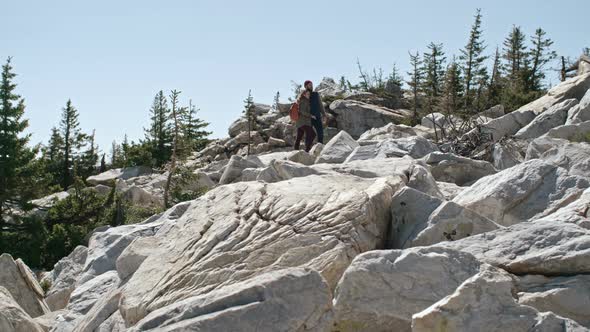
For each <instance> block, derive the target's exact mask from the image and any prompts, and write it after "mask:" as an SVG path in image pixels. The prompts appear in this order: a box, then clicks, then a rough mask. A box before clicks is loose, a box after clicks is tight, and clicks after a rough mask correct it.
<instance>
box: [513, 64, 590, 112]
mask: <svg viewBox="0 0 590 332" xmlns="http://www.w3.org/2000/svg"><path fill="white" fill-rule="evenodd" d="M588 89H590V73H588V74H584V75H579V76H576V77H574V78H571V79H569V80H567V81H564V82H561V83H560V84H558V85H556V86H554V87H553V88H551V89H550V90H549V91H548V92H547V94H545V95H544V96H543V97H541V98H539V99H536V100H534V101H532V102H530V103H528V104H526V105H524V106H522V107H520V108H519V109H518V110H517V111H523V110H530V111H533V112H534V113H535V114H541V113H542V112H544V111H545V110H547V109H549V108H550V107H551V106H553V105H555V104H557V103H560V102H562V101H564V100H566V99H572V98H575V99H578V100H580V99H582V97H584V95H585V94H586V92H587V91H588Z"/></svg>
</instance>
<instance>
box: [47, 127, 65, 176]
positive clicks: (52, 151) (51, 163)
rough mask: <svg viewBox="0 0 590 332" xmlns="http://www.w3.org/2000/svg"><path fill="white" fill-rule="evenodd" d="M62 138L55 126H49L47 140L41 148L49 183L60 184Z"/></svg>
mask: <svg viewBox="0 0 590 332" xmlns="http://www.w3.org/2000/svg"><path fill="white" fill-rule="evenodd" d="M63 150H64V140H63V137H61V134H60V133H59V130H58V129H57V128H56V127H53V128H51V136H50V137H49V142H48V143H47V146H45V147H44V148H43V150H42V153H43V160H44V163H45V173H46V174H47V176H48V177H49V183H50V185H58V184H61V173H62V165H63V161H64V155H63Z"/></svg>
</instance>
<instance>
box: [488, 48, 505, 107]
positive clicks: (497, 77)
mask: <svg viewBox="0 0 590 332" xmlns="http://www.w3.org/2000/svg"><path fill="white" fill-rule="evenodd" d="M500 61H501V59H500V50H499V48H498V47H496V53H495V54H494V64H493V66H492V76H491V77H490V82H489V84H488V89H487V91H488V96H487V105H486V107H488V108H489V107H492V106H495V105H498V104H500V103H501V99H500V98H501V93H502V75H501V72H500V69H501V62H500Z"/></svg>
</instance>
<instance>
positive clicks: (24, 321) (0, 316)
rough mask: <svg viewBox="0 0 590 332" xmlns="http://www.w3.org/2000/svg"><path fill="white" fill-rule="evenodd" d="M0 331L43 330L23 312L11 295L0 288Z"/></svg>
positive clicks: (35, 331)
mask: <svg viewBox="0 0 590 332" xmlns="http://www.w3.org/2000/svg"><path fill="white" fill-rule="evenodd" d="M0 331H2V332H43V328H42V327H41V326H40V325H39V324H37V323H36V322H35V321H34V320H33V318H31V316H30V315H29V314H28V313H27V312H26V311H25V310H23V309H22V308H21V307H20V306H19V304H18V303H17V302H16V301H15V300H14V298H13V297H12V294H11V293H10V292H9V291H8V290H7V289H6V288H4V287H1V286H0Z"/></svg>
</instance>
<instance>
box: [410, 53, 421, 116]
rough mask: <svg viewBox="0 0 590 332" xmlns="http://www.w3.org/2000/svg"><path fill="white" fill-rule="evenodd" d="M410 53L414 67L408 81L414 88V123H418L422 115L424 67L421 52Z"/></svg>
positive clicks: (411, 64)
mask: <svg viewBox="0 0 590 332" xmlns="http://www.w3.org/2000/svg"><path fill="white" fill-rule="evenodd" d="M408 54H409V55H410V66H411V67H412V71H411V72H408V76H409V77H410V80H408V81H407V83H408V85H409V86H410V88H411V89H412V95H413V98H412V110H413V116H412V124H413V125H417V124H418V123H419V122H420V117H419V115H418V109H419V108H420V106H419V101H418V95H419V94H420V93H421V88H422V80H423V78H424V74H423V68H422V60H421V59H420V53H418V52H416V54H412V53H409V52H408Z"/></svg>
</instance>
